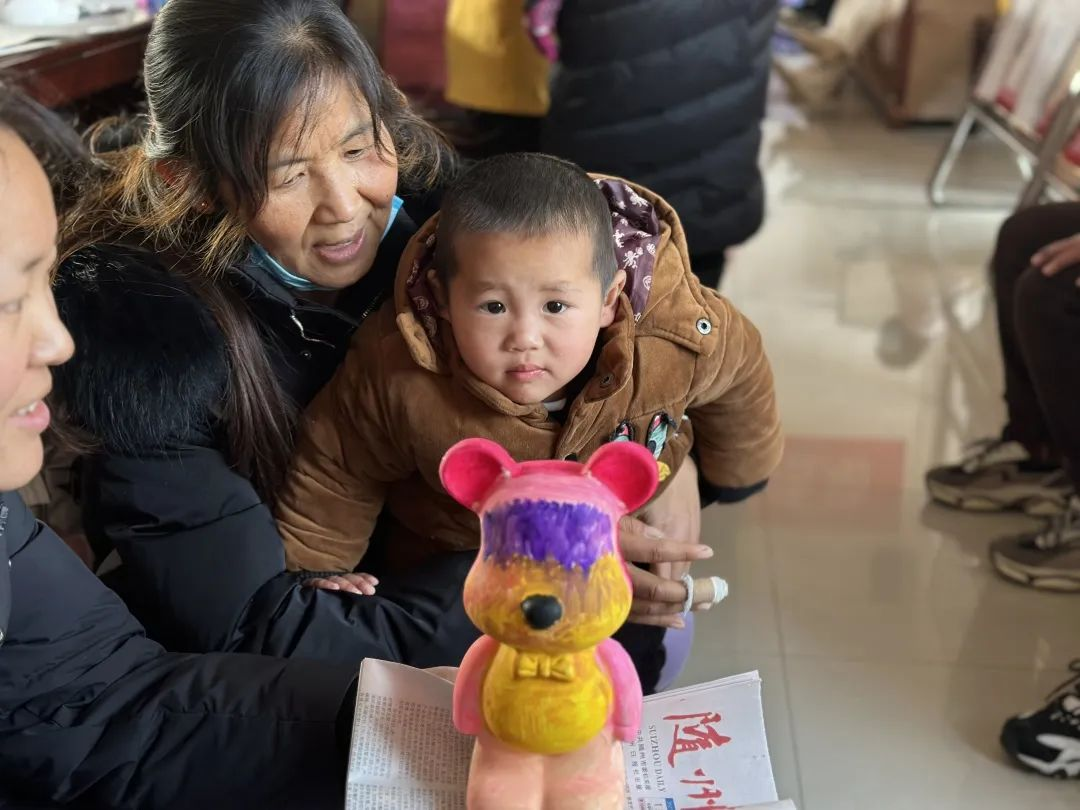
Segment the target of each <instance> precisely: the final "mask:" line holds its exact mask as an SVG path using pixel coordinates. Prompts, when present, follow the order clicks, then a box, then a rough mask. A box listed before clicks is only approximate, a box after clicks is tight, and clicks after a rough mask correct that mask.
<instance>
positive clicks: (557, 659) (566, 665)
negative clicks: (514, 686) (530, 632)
mask: <svg viewBox="0 0 1080 810" xmlns="http://www.w3.org/2000/svg"><path fill="white" fill-rule="evenodd" d="M514 675H515V676H516V677H518V678H550V679H551V680H554V681H572V680H574V658H573V656H570V655H545V654H544V653H527V652H519V653H518V656H517V664H516V666H515V667H514Z"/></svg>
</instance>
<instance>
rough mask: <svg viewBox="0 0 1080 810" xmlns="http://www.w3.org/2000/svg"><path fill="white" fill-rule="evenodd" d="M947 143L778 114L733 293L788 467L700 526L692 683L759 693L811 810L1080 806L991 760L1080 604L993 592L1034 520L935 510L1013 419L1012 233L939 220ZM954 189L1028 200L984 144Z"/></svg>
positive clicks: (1071, 627)
mask: <svg viewBox="0 0 1080 810" xmlns="http://www.w3.org/2000/svg"><path fill="white" fill-rule="evenodd" d="M785 118H787V119H789V120H788V122H787V123H784V121H783V119H785ZM947 134H948V133H947V131H946V130H944V129H912V130H903V131H889V130H887V129H885V128H884V127H883V126H882V125H881V124H880V123H879V121H878V119H877V118H876V117H875V116H874V115H873V114H872V112H871V111H870V110H869V109H868V107H867V106H866V105H865V103H863V102H861V101H860V100H859V99H858V98H857V97H853V98H852V99H850V100H849V103H848V104H846V105H845V108H844V110H843V112H842V113H841V115H840V116H839V117H838V118H834V119H832V120H830V121H826V122H812V123H810V124H808V125H806V126H805V127H800V126H799V125H798V122H795V123H794V124H793V123H792V122H791V121H790V114H789V111H785V110H783V109H782V108H780V109H777V110H774V112H773V114H772V116H771V120H770V122H769V123H768V126H767V145H766V150H765V156H764V160H765V164H766V167H767V182H768V188H769V216H768V219H767V221H766V224H765V226H764V228H763V229H762V230H761V232H760V233H759V234H758V235H757V237H755V239H754V240H753V241H752V242H750V243H748V244H747V245H745V246H744V247H742V248H741V249H739V250H738V251H737V253H736V255H735V256H734V257H733V261H732V262H731V268H730V272H729V275H728V277H727V278H726V280H725V282H724V285H723V292H724V293H725V294H726V295H728V296H729V297H730V298H732V299H733V300H734V301H735V302H736V303H737V304H738V305H739V306H740V307H741V308H742V309H743V310H744V311H745V312H746V313H747V314H748V315H749V316H750V317H751V318H752V319H753V320H754V321H755V322H756V323H757V325H758V326H759V327H760V329H761V330H762V332H763V333H764V336H765V340H766V344H767V346H768V350H769V353H770V356H771V359H772V363H773V368H774V371H775V374H776V379H777V388H778V393H779V398H780V404H781V409H782V413H783V417H784V421H785V425H786V431H787V440H788V445H787V455H786V458H785V461H784V463H783V466H782V468H781V470H780V471H779V472H778V474H777V475H776V476H775V478H774V480H773V483H772V486H771V487H770V489H769V490H768V491H767V492H766V493H765V494H764V495H763V496H760V497H758V498H757V499H755V500H753V501H751V502H749V503H746V504H743V505H739V506H735V507H713V508H712V509H710V510H709V511H708V512H707V513H706V520H705V536H706V541H707V542H709V543H711V544H712V545H713V546H714V547H715V548H716V549H717V555H716V557H715V558H714V559H713V560H712V561H711V562H710V563H709V566H708V571H707V572H708V573H719V574H722V575H724V576H725V577H727V578H728V579H729V580H730V582H731V587H732V595H731V597H730V598H729V599H728V601H727V602H725V603H724V604H723V605H722V606H721V607H720V608H718V609H716V610H714V611H712V612H711V613H709V614H705V615H704V616H702V617H700V622H699V625H698V637H697V640H696V645H695V651H694V655H693V658H692V660H691V662H690V664H689V666H688V667H687V670H686V672H685V673H684V676H683V681H684V682H687V683H689V682H700V681H703V680H708V679H711V678H715V677H719V676H721V675H726V674H731V673H734V672H741V671H745V670H747V669H758V670H760V671H761V673H762V677H763V680H764V683H765V687H764V691H765V703H766V715H767V717H766V724H767V727H768V731H769V736H770V746H771V749H772V753H773V759H774V765H775V770H776V775H777V782H778V788H779V791H780V794H781V797H789V798H792V799H794V800H795V801H796V802H797V803H798V806H799V808H800V810H893V809H894V808H896V810H899V808H905V810H908V809H909V808H916V807H917V808H930V809H932V810H953V809H954V808H964V809H965V810H966V809H967V808H972V809H975V808H977V809H978V810H998V809H999V808H1000V810H1035V809H1036V808H1039V809H1040V810H1041V809H1042V808H1047V810H1056V809H1057V808H1061V809H1062V810H1064V808H1077V807H1080V784H1077V783H1062V782H1053V781H1048V780H1044V779H1042V778H1040V777H1036V776H1030V775H1027V774H1025V773H1022V772H1020V771H1019V770H1017V769H1015V768H1013V767H1011V766H1010V765H1009V764H1008V763H1007V762H1006V761H1005V760H1004V758H1003V757H1002V755H1001V754H1000V752H999V750H998V745H997V734H998V732H999V730H1000V727H1001V723H1002V721H1003V720H1004V719H1005V718H1006V717H1007V716H1008V715H1009V714H1011V713H1014V712H1016V711H1018V710H1022V709H1025V708H1028V707H1032V706H1036V705H1039V704H1041V702H1042V698H1043V696H1044V695H1045V693H1046V692H1047V691H1048V690H1049V689H1050V688H1051V687H1053V686H1054V685H1056V683H1058V682H1059V681H1060V680H1062V679H1063V678H1064V677H1065V674H1066V673H1065V667H1066V665H1067V663H1068V661H1069V660H1070V658H1073V657H1080V632H1078V629H1077V619H1078V618H1080V597H1070V596H1056V595H1045V594H1041V593H1036V592H1030V591H1026V590H1024V589H1022V588H1018V587H1015V586H1012V585H1009V584H1006V583H1005V582H1003V581H1000V580H998V579H996V578H995V576H994V574H993V572H992V571H991V570H990V569H989V567H988V565H987V560H986V554H985V551H986V546H987V544H988V543H989V541H990V540H991V539H992V538H994V537H995V536H997V535H999V534H1002V533H1006V532H1008V531H1010V530H1013V529H1015V528H1017V527H1023V526H1027V525H1031V524H1030V523H1029V521H1028V520H1027V519H1025V518H1022V517H1005V518H1002V517H994V516H972V515H963V514H958V513H955V512H950V511H947V510H944V509H941V508H938V507H936V506H929V505H927V504H926V501H925V498H924V496H923V491H922V482H921V476H922V473H923V471H924V470H925V469H926V468H927V467H928V466H930V465H932V464H934V463H937V462H939V461H941V460H943V459H952V458H955V457H956V455H957V453H958V451H959V448H960V447H961V446H962V444H963V443H964V442H966V441H968V440H970V439H972V438H974V437H977V436H979V435H985V434H987V433H989V432H994V431H996V430H997V429H999V428H1000V424H1001V419H1002V409H1001V405H1000V402H999V389H1000V363H999V360H998V357H997V349H996V342H995V337H994V323H993V311H992V301H991V299H990V298H989V295H988V290H987V288H986V283H985V278H986V276H985V265H986V260H987V258H988V256H989V254H990V251H991V249H992V246H993V241H994V236H995V232H996V229H997V226H998V225H999V224H1000V222H1001V221H1002V219H1003V218H1004V216H1005V213H1006V209H1005V208H1004V207H1002V208H1000V209H998V210H981V211H979V210H976V211H972V210H963V209H948V210H938V211H935V210H932V209H931V208H930V207H929V206H928V204H927V203H926V201H925V194H924V190H923V189H924V184H925V181H926V178H927V176H928V173H929V171H930V169H931V167H932V164H933V161H934V159H935V158H936V156H937V153H938V150H939V149H940V147H941V144H942V142H943V140H944V138H945V137H946V136H947ZM959 182H960V183H961V184H965V183H966V184H968V185H971V184H973V183H978V184H981V185H982V186H984V187H988V186H994V187H996V188H998V189H1002V188H1003V189H1005V190H1011V191H1013V192H1014V193H1015V189H1016V183H1017V182H1018V181H1017V180H1016V178H1015V177H1013V175H1012V172H1011V169H1010V166H1009V163H1008V161H1007V158H1006V157H1005V155H1004V154H1003V153H1002V152H1001V151H999V150H998V149H997V148H996V147H995V146H994V145H993V144H989V143H987V144H980V145H979V146H978V148H976V149H975V150H974V153H973V159H972V161H971V163H970V164H969V165H968V167H967V169H966V170H965V171H964V172H963V173H962V175H961V177H960V178H959ZM703 573H705V572H703Z"/></svg>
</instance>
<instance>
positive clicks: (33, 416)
mask: <svg viewBox="0 0 1080 810" xmlns="http://www.w3.org/2000/svg"><path fill="white" fill-rule="evenodd" d="M10 418H11V421H12V422H14V423H15V426H16V427H19V428H22V429H23V430H30V431H33V432H34V433H44V432H45V430H46V429H47V428H48V427H49V422H50V420H51V418H52V416H51V414H50V413H49V406H48V405H46V404H45V402H44V401H43V400H40V399H39V400H37V401H36V402H31V403H30V404H29V405H27V406H26V407H23V408H19V410H17V411H15V413H14V414H12V416H11V417H10Z"/></svg>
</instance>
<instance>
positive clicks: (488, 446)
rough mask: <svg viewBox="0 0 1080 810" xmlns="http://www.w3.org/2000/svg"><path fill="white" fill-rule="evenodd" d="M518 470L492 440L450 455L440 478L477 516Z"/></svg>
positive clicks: (469, 442) (462, 445)
mask: <svg viewBox="0 0 1080 810" xmlns="http://www.w3.org/2000/svg"><path fill="white" fill-rule="evenodd" d="M651 457H652V456H650V458H651ZM653 466H655V463H654V465H653ZM517 468H518V465H517V462H516V461H514V460H513V459H512V458H510V454H509V453H507V452H506V451H505V450H503V448H502V446H501V445H498V444H496V443H495V442H493V441H489V440H488V439H464V440H463V441H460V442H458V443H457V444H455V445H454V446H453V447H451V448H450V449H449V450H447V451H446V455H445V456H443V459H442V463H441V464H440V465H439V478H441V479H442V483H443V486H444V487H446V491H447V492H449V493H450V497H452V498H453V499H454V500H455V501H457V502H458V503H460V504H461V505H462V506H464V507H467V508H469V509H472V510H473V511H474V512H475V511H476V509H477V506H479V504H480V503H481V502H482V501H483V500H484V497H485V496H486V495H487V494H488V493H489V492H491V488H492V486H493V485H494V484H495V482H496V481H498V480H499V479H500V478H502V477H503V476H504V475H507V474H509V475H513V474H514V473H515V472H517Z"/></svg>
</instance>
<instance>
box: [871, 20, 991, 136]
mask: <svg viewBox="0 0 1080 810" xmlns="http://www.w3.org/2000/svg"><path fill="white" fill-rule="evenodd" d="M995 3H996V0H947V2H946V0H908V2H907V4H906V6H905V7H904V11H903V13H902V14H901V15H900V17H899V18H898V19H897V20H895V21H893V22H891V23H889V24H887V25H885V27H884V28H882V29H881V30H879V31H878V32H877V34H876V35H875V36H874V37H873V39H872V40H871V41H870V42H869V43H868V45H867V46H866V47H865V48H864V49H863V50H862V51H861V52H860V53H859V55H858V57H857V59H856V61H855V66H854V70H855V75H856V76H857V77H858V78H859V79H860V80H861V81H862V83H863V84H864V85H865V86H866V87H867V89H868V90H869V92H870V95H871V97H872V98H873V99H874V100H875V101H876V102H877V103H878V104H879V106H880V107H881V108H882V110H883V112H884V114H885V117H886V118H887V120H888V121H889V123H890V124H892V125H894V126H898V125H903V124H911V123H931V122H943V121H949V122H952V121H956V120H957V119H958V118H960V116H961V115H962V114H963V111H964V105H965V103H966V102H967V97H968V93H969V91H970V89H971V79H972V76H973V75H974V72H975V67H976V64H977V62H978V51H979V46H980V39H981V38H982V36H981V35H982V33H983V32H984V31H985V30H986V28H987V26H988V25H989V24H990V23H991V22H992V21H993V19H994V13H995Z"/></svg>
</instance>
